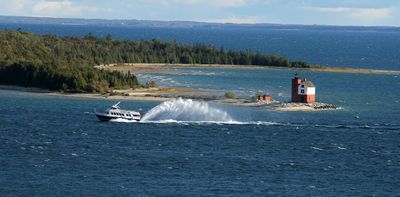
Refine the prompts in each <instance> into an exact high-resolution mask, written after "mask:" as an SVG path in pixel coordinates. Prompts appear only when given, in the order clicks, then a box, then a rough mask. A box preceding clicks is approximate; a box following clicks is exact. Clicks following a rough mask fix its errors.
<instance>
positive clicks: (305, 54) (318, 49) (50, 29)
mask: <svg viewBox="0 0 400 197" xmlns="http://www.w3.org/2000/svg"><path fill="white" fill-rule="evenodd" d="M0 28H1V29H4V28H11V29H17V28H22V29H23V30H25V31H31V32H35V33H40V34H49V33H51V34H56V35H63V36H65V35H68V36H77V35H79V36H82V35H86V34H87V33H88V32H93V33H94V34H95V35H98V36H103V37H104V36H106V35H107V34H109V33H110V34H112V35H113V37H114V38H117V39H135V40H139V39H153V38H160V39H163V40H177V41H178V42H181V43H210V44H213V45H215V46H217V47H220V46H224V47H225V48H228V49H233V50H251V51H258V52H262V53H266V54H278V55H283V56H287V57H289V58H290V59H292V60H306V61H309V62H310V63H312V64H321V65H328V66H341V67H354V68H371V69H389V70H400V50H399V46H400V31H399V30H398V29H391V30H386V29H383V28H382V29H377V28H370V29H368V28H360V29H354V28H352V27H349V28H347V29H346V28H340V29H339V28H337V29H335V28H329V27H327V28H326V29H324V28H312V27H309V28H304V27H303V28H296V29H293V28H292V29H282V28H273V27H268V28H267V27H265V28H262V27H252V28H249V27H229V26H226V27H224V26H222V27H214V28H205V27H195V28H167V27H164V28H156V27H112V26H110V27H107V26H81V25H76V26H74V25H33V24H7V23H1V21H0Z"/></svg>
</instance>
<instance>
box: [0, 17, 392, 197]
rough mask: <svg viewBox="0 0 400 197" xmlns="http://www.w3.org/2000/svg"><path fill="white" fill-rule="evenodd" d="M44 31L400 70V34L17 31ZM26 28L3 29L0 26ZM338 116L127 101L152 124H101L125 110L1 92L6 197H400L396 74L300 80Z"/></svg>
mask: <svg viewBox="0 0 400 197" xmlns="http://www.w3.org/2000/svg"><path fill="white" fill-rule="evenodd" d="M18 26H20V27H22V28H23V29H25V30H28V31H33V32H37V33H55V34H58V35H84V34H86V33H87V32H89V31H92V32H95V33H96V34H97V35H106V34H107V33H112V34H113V36H114V37H116V38H123V39H126V38H133V39H142V38H143V39H148V38H154V37H157V38H163V39H167V40H173V39H176V40H178V41H180V42H192V43H194V42H206V43H208V42H209V43H213V44H216V45H224V46H226V47H229V48H232V49H252V50H259V51H263V52H266V53H280V54H283V55H288V56H290V57H291V58H294V59H307V60H310V61H311V62H313V63H320V64H328V65H335V66H343V65H344V66H353V67H365V68H378V69H397V70H399V66H400V63H399V62H400V61H399V59H398V58H399V57H400V54H399V50H397V48H398V46H399V44H400V43H399V42H400V40H399V38H400V37H399V32H387V31H371V32H368V31H317V30H312V31H311V30H299V31H292V30H291V31H288V30H268V31H267V30H265V29H253V30H252V31H249V30H246V29H239V30H236V31H232V30H231V29H188V28H186V29H179V31H177V29H165V28H135V29H133V28H111V27H109V28H106V27H93V26H92V27H90V26H86V27H85V26H61V25H58V26H41V25H22V24H21V25H18ZM18 26H17V25H14V26H12V25H9V24H0V27H1V28H5V27H8V28H17V27H18ZM294 73H295V71H283V70H257V69H212V68H204V69H195V68H175V69H168V70H164V71H162V72H160V73H135V74H136V75H137V76H138V78H139V80H141V81H148V80H156V81H157V82H158V84H160V85H162V86H177V87H184V88H194V89H207V90H215V91H217V92H216V93H215V94H216V95H223V94H224V92H226V91H232V92H234V93H236V94H237V95H238V96H240V97H249V96H252V95H254V94H255V92H257V91H260V92H262V93H266V94H270V95H271V96H272V97H273V98H274V99H276V100H279V101H287V100H289V96H290V95H289V93H290V89H289V87H290V78H291V77H292V76H293V75H294ZM299 74H300V75H302V76H306V77H307V78H309V79H310V80H312V81H313V82H314V84H316V87H317V89H316V92H317V100H318V101H321V102H327V103H332V104H335V105H337V106H339V107H341V109H340V110H334V111H317V112H276V111H270V110H266V109H263V108H246V107H237V106H232V105H223V104H217V103H205V102H200V101H187V100H174V101H169V102H167V103H164V104H161V105H160V106H158V105H159V104H160V102H148V101H147V102H144V101H143V102H140V101H125V102H123V103H122V107H123V108H127V109H142V113H143V114H145V113H146V112H148V111H149V110H150V109H152V108H153V107H156V106H158V107H156V108H155V110H152V111H151V112H149V115H148V116H149V117H151V118H149V119H148V120H147V121H146V122H143V123H137V124H134V123H122V122H111V123H101V122H99V121H98V120H97V119H96V118H95V116H94V114H93V110H94V108H97V109H98V110H100V109H105V108H107V107H109V106H110V105H112V104H113V103H114V102H116V101H110V100H91V99H77V98H65V97H56V96H43V95H38V94H33V93H19V92H15V91H7V90H0V194H1V195H0V196H103V195H104V196H398V195H399V194H400V189H399V188H400V187H399V184H400V178H399V177H400V145H399V141H400V124H399V120H400V93H399V91H398V90H399V89H400V77H399V76H397V75H375V74H344V73H323V72H300V73H299Z"/></svg>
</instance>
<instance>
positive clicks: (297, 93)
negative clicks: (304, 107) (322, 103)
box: [292, 74, 315, 103]
mask: <svg viewBox="0 0 400 197" xmlns="http://www.w3.org/2000/svg"><path fill="white" fill-rule="evenodd" d="M292 102H297V103H298V102H300V103H313V102H315V85H314V84H313V83H312V82H311V81H309V80H307V79H306V78H304V79H301V78H299V77H298V75H297V74H296V75H295V76H294V78H293V79H292Z"/></svg>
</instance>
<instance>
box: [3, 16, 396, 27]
mask: <svg viewBox="0 0 400 197" xmlns="http://www.w3.org/2000/svg"><path fill="white" fill-rule="evenodd" d="M0 18H31V19H56V20H82V21H110V22H112V21H139V22H159V23H181V24H185V23H186V24H187V23H193V24H204V25H207V24H209V25H236V26H263V25H271V26H311V27H312V26H320V27H360V28H374V27H375V28H400V26H395V25H382V26H380V25H339V24H294V23H293V24H290V23H267V22H265V23H233V22H212V21H194V20H193V21H191V20H160V19H157V20H153V19H106V18H82V17H52V16H21V15H14V16H12V15H0ZM0 22H3V21H1V20H0ZM15 23H18V22H15Z"/></svg>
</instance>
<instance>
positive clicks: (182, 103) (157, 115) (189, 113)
mask: <svg viewBox="0 0 400 197" xmlns="http://www.w3.org/2000/svg"><path fill="white" fill-rule="evenodd" d="M141 122H142V123H174V122H183V123H184V122H187V123H207V122H209V123H234V122H236V121H235V120H234V119H233V118H232V117H231V116H230V115H229V114H228V112H226V111H224V110H222V109H218V108H217V107H214V106H211V105H209V104H208V103H207V102H202V101H193V100H191V99H182V98H178V99H172V100H170V101H165V102H163V103H161V104H160V105H158V106H156V107H154V108H153V109H151V110H150V111H148V112H147V113H146V114H145V115H144V116H143V118H142V119H141Z"/></svg>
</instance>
